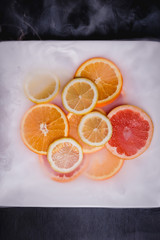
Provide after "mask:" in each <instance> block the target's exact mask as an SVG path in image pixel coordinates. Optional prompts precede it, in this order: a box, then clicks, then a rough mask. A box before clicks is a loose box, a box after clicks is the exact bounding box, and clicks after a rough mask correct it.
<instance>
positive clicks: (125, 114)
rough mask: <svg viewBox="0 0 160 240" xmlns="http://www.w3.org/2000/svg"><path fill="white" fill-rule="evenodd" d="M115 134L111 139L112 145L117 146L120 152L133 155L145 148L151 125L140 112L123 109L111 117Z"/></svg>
mask: <svg viewBox="0 0 160 240" xmlns="http://www.w3.org/2000/svg"><path fill="white" fill-rule="evenodd" d="M110 121H111V123H112V126H113V134H112V137H111V139H110V140H109V142H108V143H109V144H110V145H111V146H112V147H117V152H118V153H119V154H123V153H124V154H125V155H126V156H132V155H134V154H136V153H137V151H138V150H139V149H141V148H143V147H144V146H145V144H146V141H147V139H148V136H149V130H150V125H149V123H148V121H146V120H145V119H144V118H143V117H142V116H141V115H140V113H138V112H134V111H132V110H129V109H128V110H127V109H126V110H121V111H118V112H117V113H116V114H115V115H113V116H112V117H111V118H110Z"/></svg>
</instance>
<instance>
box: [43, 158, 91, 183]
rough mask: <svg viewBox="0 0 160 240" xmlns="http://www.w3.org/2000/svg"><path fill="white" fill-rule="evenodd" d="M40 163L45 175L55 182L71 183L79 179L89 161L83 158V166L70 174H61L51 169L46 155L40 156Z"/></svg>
mask: <svg viewBox="0 0 160 240" xmlns="http://www.w3.org/2000/svg"><path fill="white" fill-rule="evenodd" d="M39 159H40V163H41V165H42V167H43V169H44V171H45V173H46V174H47V175H48V176H49V177H50V178H51V179H52V180H54V181H57V182H61V183H64V182H70V181H73V180H75V179H76V178H78V177H79V176H80V175H81V174H82V173H83V172H84V170H85V169H86V168H87V166H88V161H87V160H86V159H85V158H83V160H82V162H81V164H80V165H79V166H78V167H77V168H76V169H75V170H74V171H72V172H69V173H59V172H56V171H55V170H53V168H51V165H50V164H49V162H48V159H47V156H46V155H39Z"/></svg>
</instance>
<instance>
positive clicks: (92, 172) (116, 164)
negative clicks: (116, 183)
mask: <svg viewBox="0 0 160 240" xmlns="http://www.w3.org/2000/svg"><path fill="white" fill-rule="evenodd" d="M87 157H88V158H89V165H88V167H87V169H86V171H85V173H84V174H85V176H87V177H88V178H91V179H93V180H105V179H108V178H111V177H113V176H114V175H115V174H117V173H118V172H119V170H120V169H121V167H122V166H123V162H124V160H122V159H120V158H118V157H116V156H114V155H113V154H112V153H110V152H109V151H108V150H107V149H106V148H103V149H102V150H100V151H99V152H97V153H94V154H90V155H89V156H87Z"/></svg>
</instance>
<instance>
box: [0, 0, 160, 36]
mask: <svg viewBox="0 0 160 240" xmlns="http://www.w3.org/2000/svg"><path fill="white" fill-rule="evenodd" d="M0 2H1V4H0V39H1V40H33V39H35V40H39V39H41V40H45V39H53V40H54V39H133V38H134V39H141V38H147V39H155V40H157V39H159V38H160V1H159V0H86V1H84V0H1V1H0Z"/></svg>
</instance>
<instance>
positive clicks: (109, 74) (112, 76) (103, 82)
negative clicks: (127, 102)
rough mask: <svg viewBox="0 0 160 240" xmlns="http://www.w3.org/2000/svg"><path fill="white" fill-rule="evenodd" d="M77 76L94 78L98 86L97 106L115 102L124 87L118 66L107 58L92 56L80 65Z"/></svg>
mask: <svg viewBox="0 0 160 240" xmlns="http://www.w3.org/2000/svg"><path fill="white" fill-rule="evenodd" d="M75 77H84V78H88V79H90V80H92V81H93V82H94V83H95V84H96V85H97V88H98V102H97V106H105V105H106V104H109V103H111V102H113V101H114V100H115V99H116V98H117V97H118V96H119V95H120V92H121V89H122V85H123V80H122V75H121V72H120V70H119V69H118V67H117V66H116V65H115V64H114V63H113V62H111V61H110V60H108V59H106V58H99V57H96V58H91V59H89V60H87V61H85V62H84V63H82V64H81V65H80V67H79V68H78V69H77V71H76V73H75Z"/></svg>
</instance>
